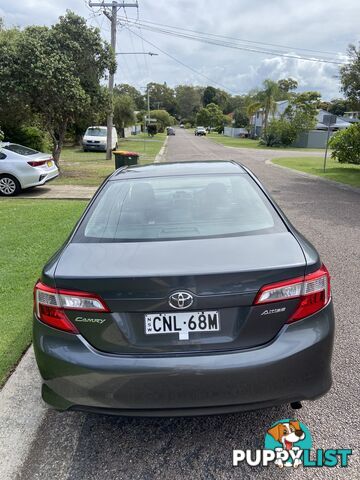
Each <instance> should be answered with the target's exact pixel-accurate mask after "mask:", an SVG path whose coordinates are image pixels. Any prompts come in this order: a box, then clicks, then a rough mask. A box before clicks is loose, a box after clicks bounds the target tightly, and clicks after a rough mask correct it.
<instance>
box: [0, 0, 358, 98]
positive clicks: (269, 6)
mask: <svg viewBox="0 0 360 480" xmlns="http://www.w3.org/2000/svg"><path fill="white" fill-rule="evenodd" d="M139 6H140V11H139V13H140V18H142V19H146V20H150V21H153V22H159V23H163V24H168V25H174V26H179V27H183V28H188V29H192V30H199V31H203V32H209V33H214V34H220V35H227V36H232V37H237V38H242V39H248V40H253V41H257V42H266V43H273V44H281V45H286V46H289V48H288V49H285V50H284V52H287V53H294V52H298V53H301V52H299V51H297V50H296V48H302V49H315V50H323V51H329V52H336V54H335V55H334V56H336V55H338V53H337V52H339V54H344V53H345V51H346V48H347V45H348V44H349V43H357V42H358V41H359V40H360V32H359V29H358V19H359V18H360V1H359V0H346V2H342V3H341V2H340V3H339V1H338V0H327V1H324V0H323V1H317V2H315V1H314V0H302V1H301V2H300V3H299V1H297V0H296V1H295V0H271V1H270V0H268V1H265V0H252V1H251V2H249V0H238V1H237V2H234V1H233V0H222V2H221V4H219V2H218V1H217V0H197V1H196V2H194V1H193V0H181V1H175V2H171V3H169V2H168V0H157V1H156V2H154V1H153V0H139ZM66 9H72V10H74V11H76V12H77V13H79V14H80V15H83V16H85V17H86V18H88V19H89V21H90V22H91V23H92V24H93V25H95V26H99V27H100V28H101V31H102V33H103V36H104V38H108V37H109V23H108V20H107V19H106V18H105V17H104V16H103V15H100V16H99V17H96V18H92V19H91V16H92V14H91V11H90V10H89V8H88V7H87V6H86V2H85V0H63V1H61V2H59V1H56V0H14V1H12V2H9V1H8V0H0V16H3V17H4V18H5V21H6V23H7V24H8V25H12V24H17V25H20V26H25V25H29V24H34V23H36V24H47V25H50V24H52V23H54V22H55V21H56V19H57V17H58V16H59V15H61V14H63V13H64V12H65V10H66ZM127 14H128V16H129V17H136V11H135V9H128V11H127ZM137 33H141V34H142V35H143V36H144V38H145V39H148V40H150V41H151V42H152V43H154V44H155V45H157V46H159V47H160V48H161V49H162V50H164V51H166V52H168V53H170V54H171V55H173V56H174V57H176V58H178V59H179V60H181V61H182V62H184V63H185V64H187V65H190V66H191V67H192V68H194V69H195V70H197V71H199V72H201V73H202V74H204V75H206V76H207V77H210V78H211V79H212V80H214V81H215V82H219V83H221V84H222V85H225V86H227V87H228V89H229V90H231V91H234V92H239V93H240V92H245V91H247V90H248V89H250V88H254V87H259V86H261V83H262V81H263V80H264V79H265V78H268V77H269V78H273V79H275V80H276V79H278V78H283V77H287V76H291V77H294V78H296V79H297V80H298V81H299V84H300V88H301V89H304V90H305V89H306V90H319V91H320V92H321V93H322V94H323V96H324V98H333V97H337V96H339V95H340V92H339V85H338V79H337V78H334V77H335V76H337V73H338V68H337V67H336V65H331V64H321V63H314V62H307V61H303V60H301V59H290V58H283V57H280V56H275V57H274V56H271V55H266V54H261V53H254V52H245V51H240V50H232V49H226V48H223V47H218V46H211V45H204V44H200V43H197V42H193V41H190V40H184V39H178V38H174V37H169V36H165V35H161V34H158V33H154V32H148V31H145V30H142V32H139V31H138V30H137ZM290 47H296V48H290ZM143 48H144V50H146V51H149V50H152V51H156V49H155V48H154V47H152V46H150V45H148V44H146V43H145V42H144V44H143V43H142V41H141V40H140V39H138V38H137V37H136V36H134V35H132V36H130V34H129V33H127V32H126V31H124V30H119V40H118V50H119V51H134V50H137V51H139V50H142V49H143ZM267 48H269V47H267ZM272 50H279V49H278V48H277V47H272ZM158 53H159V52H158ZM305 54H306V55H310V54H311V53H310V52H307V53H306V52H304V51H303V52H302V55H305ZM314 54H315V53H314ZM324 55H325V54H324ZM328 56H329V55H328ZM146 64H147V66H146ZM149 80H153V81H158V82H163V81H166V82H167V83H168V84H169V85H176V84H179V83H197V84H207V83H211V82H209V81H207V80H206V79H204V78H203V77H201V76H200V75H197V74H196V73H194V72H192V71H190V70H189V69H187V68H185V67H183V66H180V65H179V64H178V63H176V62H175V61H174V60H172V59H170V58H169V57H167V56H166V55H165V54H163V53H159V56H158V57H147V59H146V63H145V60H144V58H143V57H141V56H130V55H128V56H126V58H125V56H123V57H121V56H120V57H119V69H118V73H117V82H123V81H126V82H129V83H133V84H135V85H137V86H141V85H144V84H145V83H146V82H147V81H149Z"/></svg>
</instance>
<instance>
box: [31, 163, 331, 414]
mask: <svg viewBox="0 0 360 480" xmlns="http://www.w3.org/2000/svg"><path fill="white" fill-rule="evenodd" d="M239 168H240V167H239V166H238V165H236V164H234V163H233V162H208V163H185V164H181V163H180V164H172V165H164V166H163V168H162V167H161V166H159V165H157V166H156V167H153V166H149V167H134V168H129V169H123V170H121V171H118V172H115V174H114V175H113V176H112V177H111V178H110V180H109V181H120V180H119V179H120V178H125V177H127V176H129V177H132V176H135V178H139V177H138V175H140V176H146V175H149V174H150V175H152V176H153V175H154V172H155V171H156V172H158V173H159V175H163V174H164V172H166V174H167V175H179V172H181V174H183V175H191V172H195V174H200V173H201V174H204V173H205V174H206V173H207V172H209V171H210V173H209V174H210V175H213V174H214V173H215V172H218V173H220V172H221V171H222V169H224V170H226V171H227V173H228V174H229V175H232V174H236V175H237V174H238V171H239ZM241 170H242V172H243V173H242V174H243V175H246V174H247V175H250V176H252V174H251V173H250V172H248V171H247V170H246V169H243V168H242V169H241ZM149 172H150V173H149ZM252 178H253V180H254V181H255V182H256V183H257V184H258V186H259V188H260V189H261V190H263V191H264V189H263V188H262V186H261V184H260V183H259V181H258V180H257V179H256V178H255V177H253V176H252ZM100 192H101V189H100ZM100 194H101V193H100ZM265 194H266V195H267V196H268V198H269V200H270V202H271V198H270V197H269V195H268V194H267V193H266V192H265ZM93 202H96V197H95V200H94V201H93ZM273 207H274V208H275V209H276V210H277V211H278V214H279V215H280V217H281V218H282V220H283V225H282V227H281V228H283V229H284V231H283V232H281V233H266V234H262V235H259V234H257V235H252V234H251V232H249V234H247V235H240V236H237V237H224V238H207V239H202V238H197V239H188V240H181V241H178V240H169V241H157V240H156V241H145V242H144V241H139V242H123V243H120V242H119V243H117V242H110V243H80V242H81V240H80V241H79V240H77V238H78V236H77V234H76V233H75V236H71V238H70V240H69V242H68V243H67V244H66V245H65V246H64V247H63V249H62V250H60V251H59V252H58V254H56V255H55V256H54V257H53V258H52V259H51V261H50V262H49V264H48V265H47V266H45V268H44V272H43V280H44V281H45V282H47V281H48V280H50V283H51V284H54V281H55V285H56V287H57V288H64V289H69V290H82V291H85V292H93V293H96V294H99V295H100V296H101V297H102V298H103V299H104V300H105V302H106V303H107V305H108V306H109V308H110V313H101V314H99V315H97V314H94V313H91V312H85V313H86V315H87V316H88V317H91V318H90V320H91V322H88V320H86V322H83V319H80V320H79V319H78V317H77V315H78V312H76V311H73V312H71V311H69V312H68V316H69V318H70V319H71V320H72V321H73V323H74V324H76V326H77V327H78V329H79V332H80V334H79V335H78V336H74V335H71V334H66V333H64V332H60V331H56V330H54V329H52V328H50V327H46V326H45V325H43V324H41V323H40V322H39V321H38V320H37V318H36V317H35V319H34V345H35V351H36V355H37V360H38V363H39V367H40V371H41V373H42V376H43V379H44V388H43V397H44V399H45V400H46V401H47V402H49V403H50V404H52V405H53V406H55V407H57V408H60V409H67V408H69V407H73V406H76V405H77V406H80V407H81V406H84V405H85V406H88V407H96V408H97V407H101V408H110V409H115V410H121V409H127V410H129V409H130V410H134V409H137V410H146V409H150V410H152V409H160V410H162V409H163V410H165V411H168V410H172V409H180V410H182V411H183V409H187V408H189V409H195V410H196V409H202V408H206V407H211V408H212V409H213V410H214V411H216V410H217V409H220V410H219V411H221V409H222V408H225V407H227V406H228V405H230V406H231V405H236V409H240V410H241V409H249V408H250V406H251V404H253V405H255V406H268V405H275V404H280V403H282V402H288V401H293V400H302V399H312V398H316V397H318V396H320V395H323V394H324V393H325V392H326V391H327V390H328V389H329V388H330V384H331V374H330V359H331V350H332V339H333V310H332V304H331V303H329V304H328V306H327V307H326V308H324V309H323V310H322V311H321V312H318V313H317V314H315V315H313V316H312V317H310V318H307V319H304V320H302V321H301V322H298V323H295V324H293V325H287V324H286V322H287V321H288V320H289V319H290V317H291V315H292V313H293V311H294V310H295V309H296V307H297V304H298V300H290V301H289V300H288V301H286V302H284V301H283V302H274V303H272V304H271V307H272V308H273V309H274V311H273V312H272V314H271V315H269V316H265V317H264V316H263V315H264V310H265V309H267V308H269V306H266V305H265V306H264V305H255V306H254V305H253V302H254V298H255V295H256V293H257V292H258V291H259V289H260V288H261V287H262V286H264V285H266V284H269V283H273V282H277V281H282V280H286V279H292V278H298V277H302V276H303V275H304V274H305V273H307V271H308V269H310V271H312V269H314V267H315V265H317V264H318V262H319V258H318V255H317V253H316V251H315V250H314V249H313V247H312V246H311V245H310V244H309V243H308V242H306V241H303V239H302V237H301V236H300V235H297V232H295V231H294V232H293V228H292V226H291V224H290V223H289V222H288V221H287V219H286V217H285V216H284V215H283V213H282V212H281V211H280V210H279V209H278V207H277V206H276V205H275V204H273ZM89 208H90V209H91V208H92V207H91V205H90V207H89ZM85 215H86V214H85ZM85 221H86V219H85ZM79 225H81V226H80V228H82V223H81V221H80V223H79ZM281 228H280V230H281ZM80 238H81V236H80ZM305 252H306V253H305ZM307 260H310V262H309V263H307ZM312 262H313V263H312ZM50 277H51V279H50ZM184 289H185V290H186V291H188V292H190V293H191V294H193V296H194V301H193V305H192V306H191V309H190V310H189V315H190V314H191V313H192V310H194V311H196V310H198V311H201V312H204V311H207V310H209V309H211V310H216V311H217V312H218V314H219V319H220V320H219V321H220V325H222V326H221V329H220V330H219V331H215V332H209V333H204V332H199V333H197V332H190V338H188V339H186V341H181V340H180V338H179V337H178V336H177V334H174V333H171V334H166V335H165V334H163V335H157V336H149V335H146V334H145V333H144V313H159V312H172V314H173V315H176V312H174V311H172V309H171V307H170V306H169V303H168V299H169V295H170V294H171V293H173V292H175V291H176V290H184ZM266 315H268V314H266ZM94 316H97V317H98V320H100V322H93V321H92V320H93V317H94ZM294 332H296V334H294ZM297 336H299V338H297ZM274 345H276V348H274ZM315 362H317V363H316V365H315V366H314V363H315ZM310 366H311V368H310ZM309 368H310V373H309ZM295 369H296V370H297V374H298V375H299V374H300V382H299V381H298V387H299V389H298V390H297V391H294V390H292V388H291V385H292V378H293V372H294V370H295ZM284 379H285V380H286V381H285V383H284ZM281 385H283V386H282V387H281ZM181 392H182V393H181ZM174 399H176V401H175V400H174ZM209 402H210V403H209Z"/></svg>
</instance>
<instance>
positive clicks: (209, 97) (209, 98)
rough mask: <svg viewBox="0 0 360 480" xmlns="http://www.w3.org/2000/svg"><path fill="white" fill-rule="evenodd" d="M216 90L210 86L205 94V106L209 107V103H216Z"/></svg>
mask: <svg viewBox="0 0 360 480" xmlns="http://www.w3.org/2000/svg"><path fill="white" fill-rule="evenodd" d="M215 96H216V88H214V87H211V86H208V87H206V88H205V90H204V93H203V105H204V107H207V106H208V105H209V103H215Z"/></svg>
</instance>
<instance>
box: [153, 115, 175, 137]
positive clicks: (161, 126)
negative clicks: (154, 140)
mask: <svg viewBox="0 0 360 480" xmlns="http://www.w3.org/2000/svg"><path fill="white" fill-rule="evenodd" d="M150 117H151V118H156V120H157V122H156V125H157V131H158V132H163V131H164V130H165V127H168V126H169V125H172V117H171V116H170V115H169V113H168V112H167V111H166V110H151V112H150Z"/></svg>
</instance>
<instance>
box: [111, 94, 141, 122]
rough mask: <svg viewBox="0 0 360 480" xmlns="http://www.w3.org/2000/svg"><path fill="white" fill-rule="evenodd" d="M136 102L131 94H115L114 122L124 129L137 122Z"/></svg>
mask: <svg viewBox="0 0 360 480" xmlns="http://www.w3.org/2000/svg"><path fill="white" fill-rule="evenodd" d="M134 110H135V103H134V101H133V99H132V98H131V97H130V96H129V95H118V94H116V95H115V96H114V124H115V125H116V127H119V128H120V129H123V128H125V127H129V126H130V125H133V124H134V123H135V120H136V119H135V114H134Z"/></svg>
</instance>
